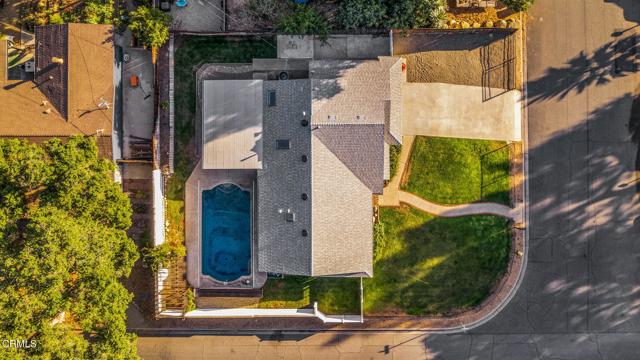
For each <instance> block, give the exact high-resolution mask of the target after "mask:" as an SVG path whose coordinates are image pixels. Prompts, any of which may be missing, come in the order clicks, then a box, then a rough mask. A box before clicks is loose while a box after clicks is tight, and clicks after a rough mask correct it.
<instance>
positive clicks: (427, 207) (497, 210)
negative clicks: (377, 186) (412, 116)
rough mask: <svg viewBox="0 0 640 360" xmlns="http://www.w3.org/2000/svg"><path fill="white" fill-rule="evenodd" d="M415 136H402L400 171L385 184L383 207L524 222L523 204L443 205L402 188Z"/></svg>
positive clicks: (381, 200)
mask: <svg viewBox="0 0 640 360" xmlns="http://www.w3.org/2000/svg"><path fill="white" fill-rule="evenodd" d="M414 140H415V136H403V137H402V151H401V152H400V157H399V159H398V171H397V172H396V175H395V176H394V177H393V178H392V179H391V181H390V182H389V183H388V184H387V186H385V188H384V191H383V194H382V195H381V196H379V197H378V204H379V205H380V206H382V207H396V206H400V204H401V203H403V204H407V205H410V206H412V207H414V208H416V209H419V210H422V211H425V212H428V213H429V214H433V215H436V216H443V217H458V216H467V215H480V214H491V215H498V216H503V217H506V218H509V219H511V220H513V221H515V222H522V220H523V218H524V217H523V214H524V211H523V209H522V207H521V206H518V207H516V208H511V207H508V206H506V205H502V204H497V203H490V202H483V203H471V204H462V205H442V204H437V203H433V202H431V201H428V200H426V199H423V198H421V197H419V196H417V195H414V194H412V193H408V192H406V191H402V190H400V182H401V181H402V177H403V175H404V173H405V169H406V166H407V164H408V163H409V156H410V155H411V149H412V147H413V142H414Z"/></svg>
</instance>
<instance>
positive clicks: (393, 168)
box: [389, 145, 402, 178]
mask: <svg viewBox="0 0 640 360" xmlns="http://www.w3.org/2000/svg"><path fill="white" fill-rule="evenodd" d="M401 151H402V145H391V146H390V147H389V169H390V173H391V174H390V175H391V178H393V177H394V176H396V173H397V172H398V162H399V161H400V152H401Z"/></svg>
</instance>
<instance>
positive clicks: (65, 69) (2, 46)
mask: <svg viewBox="0 0 640 360" xmlns="http://www.w3.org/2000/svg"><path fill="white" fill-rule="evenodd" d="M113 33H114V30H113V26H111V25H90V24H62V25H46V26H38V27H36V29H35V41H34V44H33V47H34V51H33V58H32V59H29V60H28V61H27V62H25V63H23V64H22V65H20V67H13V66H12V65H11V64H10V63H9V55H10V54H9V52H11V51H14V49H13V48H12V47H11V46H10V44H9V42H8V41H6V40H0V104H3V106H2V111H1V112H0V137H11V138H24V139H27V140H29V141H32V142H35V143H42V142H44V141H46V140H49V139H51V138H63V139H64V138H67V137H69V136H71V135H88V136H89V135H99V136H98V138H97V139H98V147H99V152H100V155H101V156H102V157H105V158H109V159H111V158H112V157H113V155H112V154H113V140H112V136H111V135H112V131H113V116H114V106H113V102H114V61H115V56H114V44H113Z"/></svg>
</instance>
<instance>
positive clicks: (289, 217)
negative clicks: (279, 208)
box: [284, 212, 296, 222]
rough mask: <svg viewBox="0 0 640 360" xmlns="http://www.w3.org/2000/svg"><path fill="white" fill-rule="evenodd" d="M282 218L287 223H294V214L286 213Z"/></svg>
mask: <svg viewBox="0 0 640 360" xmlns="http://www.w3.org/2000/svg"><path fill="white" fill-rule="evenodd" d="M284 218H285V220H287V222H294V221H296V213H293V212H288V213H286V214H285V215H284Z"/></svg>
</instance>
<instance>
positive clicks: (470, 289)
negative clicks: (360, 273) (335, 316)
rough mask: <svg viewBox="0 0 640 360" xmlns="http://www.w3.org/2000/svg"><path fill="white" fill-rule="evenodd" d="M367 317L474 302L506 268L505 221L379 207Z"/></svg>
mask: <svg viewBox="0 0 640 360" xmlns="http://www.w3.org/2000/svg"><path fill="white" fill-rule="evenodd" d="M380 222H381V224H382V225H381V226H380V227H378V228H377V229H376V230H377V232H380V230H381V229H380V228H383V230H382V236H380V237H378V236H377V237H376V259H375V260H374V270H373V274H374V276H373V278H371V279H364V307H365V314H366V315H374V314H381V315H385V314H391V313H397V314H409V315H442V314H447V313H448V312H451V311H452V310H456V309H464V308H468V307H472V306H475V305H478V304H479V303H480V302H481V301H482V300H483V299H485V298H486V297H487V295H488V294H489V291H490V289H491V287H492V286H493V285H494V284H495V283H496V281H497V280H498V278H499V277H500V276H501V275H502V274H503V273H504V272H505V270H506V267H507V264H508V259H509V251H510V246H511V240H510V239H511V236H510V231H509V222H508V220H507V219H505V218H501V217H497V216H492V215H478V216H466V217H460V218H442V217H435V216H432V215H429V214H427V213H424V212H421V211H419V210H416V209H413V208H409V207H404V206H403V207H400V208H381V209H380Z"/></svg>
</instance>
